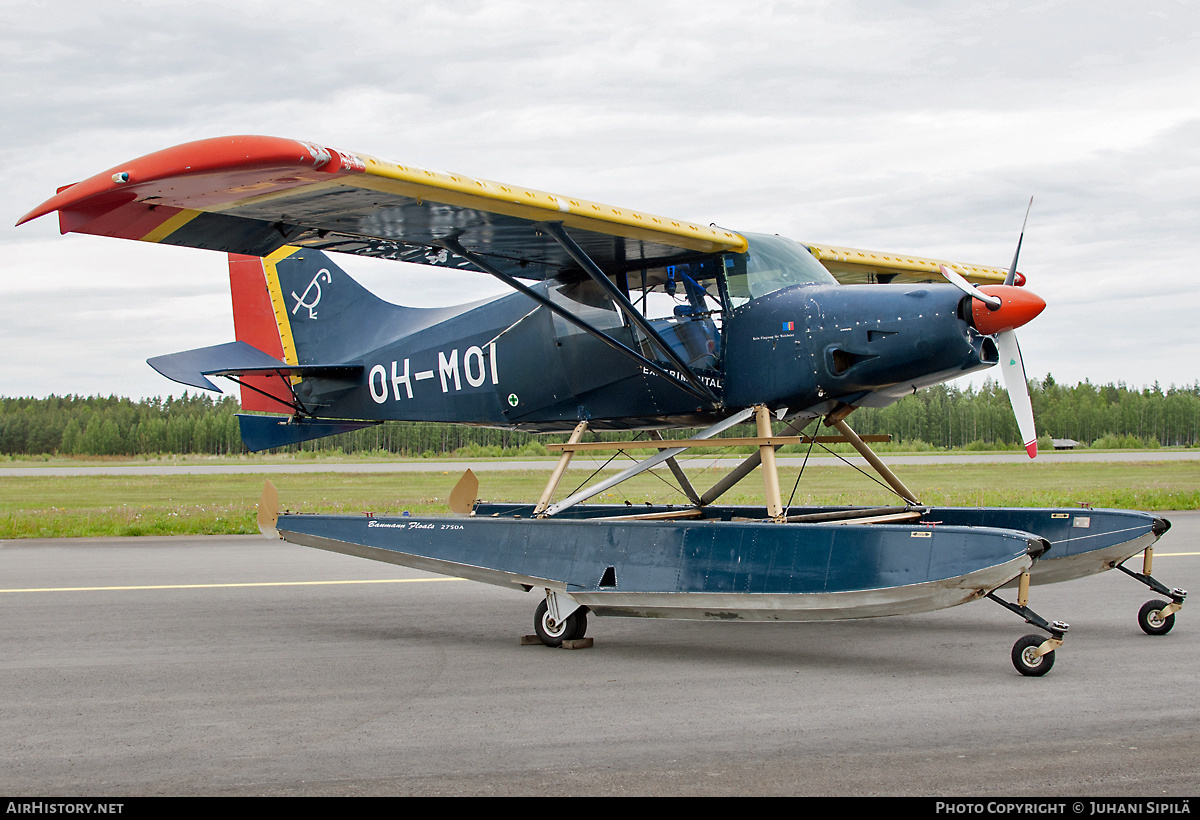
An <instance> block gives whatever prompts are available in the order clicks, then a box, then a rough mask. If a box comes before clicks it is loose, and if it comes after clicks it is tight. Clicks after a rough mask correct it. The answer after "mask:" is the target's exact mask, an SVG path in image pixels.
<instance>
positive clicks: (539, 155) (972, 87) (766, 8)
mask: <svg viewBox="0 0 1200 820" xmlns="http://www.w3.org/2000/svg"><path fill="white" fill-rule="evenodd" d="M0 55H2V57H0V79H2V82H0V100H2V102H3V109H2V110H3V112H4V115H3V117H0V134H2V138H0V159H2V162H3V169H4V180H5V184H4V186H3V190H2V192H0V201H2V202H3V203H4V206H5V207H4V211H5V212H6V213H7V214H8V218H7V221H5V222H2V223H0V248H2V250H0V253H2V254H3V256H2V260H3V261H2V262H0V271H2V274H0V276H2V279H0V282H2V286H3V291H4V298H3V299H2V300H0V344H2V345H3V357H2V360H0V395H4V396H17V395H35V396H44V395H47V394H50V393H57V394H65V393H79V394H92V393H103V394H109V393H117V394H119V395H129V396H135V397H142V396H153V395H165V394H167V393H172V392H173V393H176V394H177V393H179V392H180V391H181V389H182V388H180V386H178V385H174V384H173V383H171V382H167V381H166V380H164V379H162V378H161V377H159V376H158V375H157V374H155V373H154V372H153V371H151V370H150V369H149V367H147V366H146V364H145V359H146V358H147V357H148V356H153V355H158V354H162V353H169V352H174V351H177V350H183V349H187V348H191V347H199V346H202V345H208V344H217V343H220V342H225V341H230V340H232V338H233V329H232V320H231V317H230V314H229V299H228V292H227V286H228V280H227V278H226V268H225V261H224V257H223V256H222V255H220V254H215V253H208V252H203V251H196V250H188V249H182V248H173V247H159V246H154V245H147V244H144V243H138V242H126V241H122V240H115V239H105V238H100V237H92V236H83V235H69V236H60V235H59V234H58V227H57V220H56V218H55V217H53V216H51V217H44V218H42V219H40V220H37V221H36V222H33V223H31V224H28V225H25V226H23V227H21V228H19V229H17V228H13V227H11V226H12V225H13V223H15V222H16V220H17V219H18V218H19V217H20V216H21V215H22V214H24V213H26V212H27V211H29V210H30V209H32V208H33V207H34V206H35V205H37V204H38V203H40V202H42V201H43V200H45V199H46V198H48V197H49V196H51V195H52V194H53V193H54V191H55V189H57V188H58V187H59V186H61V185H65V184H68V183H71V182H75V181H78V180H80V179H83V178H85V177H88V176H91V175H93V174H95V173H97V172H99V171H102V170H104V169H106V168H109V167H112V166H114V165H118V164H119V163H121V162H122V161H124V160H127V159H132V158H134V157H137V156H140V155H142V154H146V153H149V152H151V151H155V150H158V149H161V148H165V147H167V146H170V145H174V144H177V143H181V142H187V141H190V140H194V139H199V138H202V137H211V136H221V135H226V134H268V135H273V136H284V137H293V138H296V139H304V140H311V141H315V142H319V143H323V144H325V145H330V146H334V147H338V148H342V149H345V150H349V151H354V152H360V153H365V154H370V155H374V156H377V157H380V158H383V159H390V160H395V161H399V162H403V163H406V164H412V165H417V166H421V167H427V168H435V169H440V170H449V171H458V172H461V173H464V174H469V175H472V176H478V177H485V178H488V179H493V180H500V181H505V182H511V183H514V184H517V185H522V186H525V187H530V188H537V189H541V190H547V191H551V192H556V193H563V194H568V195H571V196H578V197H583V198H587V199H591V200H596V201H600V202H607V203H609V204H613V205H618V206H625V207H629V208H635V209H638V210H642V211H648V212H650V213H657V214H662V215H667V216H671V217H676V218H682V219H686V220H690V221H694V222H700V223H706V224H707V223H709V222H715V223H717V224H719V225H722V226H725V227H729V228H733V229H735V230H747V231H757V232H766V233H779V234H783V235H785V236H790V237H792V238H794V239H799V240H801V241H804V240H807V241H812V242H827V243H832V244H840V245H849V246H853V247H860V248H870V249H874V250H887V251H899V252H907V253H914V254H920V255H925V256H938V257H947V258H952V259H955V260H958V261H964V262H975V263H983V264H992V265H998V266H1007V265H1008V263H1009V261H1010V260H1011V258H1012V252H1013V248H1014V246H1015V244H1016V239H1017V234H1018V232H1019V229H1020V226H1021V219H1022V217H1023V216H1024V212H1025V206H1026V204H1027V202H1028V200H1029V197H1030V196H1034V197H1035V201H1034V206H1033V212H1032V215H1031V216H1030V221H1029V227H1028V230H1027V233H1026V237H1025V245H1024V248H1023V250H1022V256H1021V266H1020V267H1021V270H1022V271H1023V272H1024V273H1025V274H1026V276H1027V277H1028V279H1029V287H1030V288H1031V289H1033V290H1035V291H1036V292H1038V293H1039V294H1040V295H1041V296H1043V298H1045V299H1046V301H1047V303H1048V305H1049V307H1048V308H1047V309H1046V311H1045V313H1043V314H1042V316H1041V317H1040V318H1039V319H1037V320H1036V321H1035V322H1034V323H1033V324H1031V325H1030V326H1028V327H1026V328H1023V329H1022V331H1021V334H1020V335H1021V343H1022V349H1023V350H1024V353H1025V361H1026V365H1027V368H1028V370H1029V375H1030V376H1035V375H1036V376H1040V375H1044V374H1045V373H1047V372H1049V373H1053V375H1054V376H1055V378H1056V379H1058V380H1059V381H1060V382H1069V383H1074V382H1076V381H1079V380H1083V379H1090V380H1091V381H1093V382H1110V381H1124V382H1126V383H1128V384H1130V385H1134V386H1143V385H1150V384H1152V383H1154V382H1155V381H1157V382H1159V383H1160V384H1161V385H1162V386H1163V387H1166V386H1168V385H1170V384H1179V385H1183V384H1187V385H1190V384H1192V383H1194V382H1196V381H1197V380H1198V379H1200V344H1198V343H1197V340H1196V338H1197V337H1196V329H1195V326H1194V325H1195V324H1196V323H1200V318H1198V317H1200V298H1198V297H1197V286H1198V284H1200V283H1198V281H1197V279H1198V277H1197V272H1196V261H1195V255H1196V251H1197V246H1198V244H1200V243H1198V242H1197V227H1198V225H1200V4H1197V3H1195V2H1186V1H1184V0H1178V1H1176V0H1172V1H1171V2H1153V0H1146V1H1145V2H1130V3H1111V2H1103V1H1100V2H1097V0H1091V1H1090V2H1051V1H1048V0H1042V2H1036V3H1018V2H992V3H988V2H978V3H962V2H940V0H914V1H913V2H897V1H895V0H892V1H890V2H790V3H789V2H754V1H752V0H740V2H737V3H705V2H696V1H695V0H692V2H652V1H651V0H640V2H610V1H608V0H605V1H604V2H601V0H593V2H590V3H582V2H565V1H560V2H549V1H548V0H547V2H516V1H511V2H510V1H509V0H492V2H470V1H469V0H456V2H452V3H434V2H420V3H417V2H407V0H400V1H399V2H397V1H396V0H393V2H388V3H356V2H352V1H348V0H343V2H339V3H307V2H297V1H296V0H292V2H288V3H275V2H254V0H237V2H193V3H188V4H176V3H160V2H96V0H88V2H73V0H72V1H71V2H67V1H65V0H55V2H36V0H0ZM343 260H344V262H345V264H344V267H345V268H346V269H347V270H348V271H350V272H351V273H353V274H355V275H356V276H358V277H359V278H360V279H362V280H363V281H364V283H365V284H368V286H370V287H372V288H373V289H376V290H377V292H379V293H380V294H381V295H383V296H385V298H389V299H391V300H393V301H397V302H400V303H403V304H410V305H434V304H451V303H454V302H458V301H469V300H472V299H475V298H479V297H481V296H483V295H487V294H489V293H494V292H497V284H496V283H495V282H494V280H492V279H490V278H489V277H486V276H483V275H478V276H473V275H463V276H464V278H463V279H459V280H451V279H449V278H447V274H446V272H444V271H435V272H432V273H431V272H430V271H429V270H428V269H420V268H416V269H409V268H407V267H406V266H403V265H400V264H398V263H386V262H375V261H373V260H360V259H356V258H344V257H339V262H341V261H343ZM414 271H415V274H414ZM996 377H997V378H998V377H999V374H998V373H997V374H996Z"/></svg>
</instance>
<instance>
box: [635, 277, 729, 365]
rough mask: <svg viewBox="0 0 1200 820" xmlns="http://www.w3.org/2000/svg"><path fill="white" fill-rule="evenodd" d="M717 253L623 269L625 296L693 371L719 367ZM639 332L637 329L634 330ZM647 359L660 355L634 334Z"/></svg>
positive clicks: (719, 318)
mask: <svg viewBox="0 0 1200 820" xmlns="http://www.w3.org/2000/svg"><path fill="white" fill-rule="evenodd" d="M720 262H721V260H720V257H715V258H708V259H703V260H699V261H696V262H691V263H688V264H680V265H668V266H665V267H662V268H653V269H648V270H645V271H634V272H631V273H630V274H629V298H630V301H632V302H633V304H634V306H635V307H636V308H637V309H638V311H639V312H641V314H642V315H643V316H645V317H646V318H647V319H649V320H650V326H651V327H653V328H654V330H655V332H656V333H658V335H659V336H661V337H662V338H663V340H664V341H665V342H666V343H667V344H668V345H669V346H670V347H671V350H672V352H674V353H675V354H676V355H677V356H679V358H681V359H682V360H683V361H685V362H687V364H688V365H689V366H690V367H692V368H693V369H695V370H709V371H712V370H719V369H720V363H721V313H722V308H723V305H722V301H721V294H720V286H719V278H720V276H719V274H720V270H721V267H720ZM639 336H640V334H639ZM639 341H640V342H641V348H642V353H643V354H644V355H646V356H647V357H648V358H652V359H656V360H662V359H663V358H664V357H663V356H662V355H661V354H659V353H658V351H657V349H656V348H655V346H654V345H653V344H651V343H650V342H649V341H648V340H646V339H639Z"/></svg>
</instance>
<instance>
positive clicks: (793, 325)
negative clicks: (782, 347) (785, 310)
mask: <svg viewBox="0 0 1200 820" xmlns="http://www.w3.org/2000/svg"><path fill="white" fill-rule="evenodd" d="M783 329H784V330H795V329H796V323H795V322H784V323H783Z"/></svg>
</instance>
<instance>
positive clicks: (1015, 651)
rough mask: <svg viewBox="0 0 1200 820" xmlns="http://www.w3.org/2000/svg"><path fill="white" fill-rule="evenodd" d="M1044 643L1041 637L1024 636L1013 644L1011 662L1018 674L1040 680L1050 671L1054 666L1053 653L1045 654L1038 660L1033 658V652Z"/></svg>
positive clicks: (1044, 640)
mask: <svg viewBox="0 0 1200 820" xmlns="http://www.w3.org/2000/svg"><path fill="white" fill-rule="evenodd" d="M1045 642H1046V638H1045V637H1043V636H1042V635H1026V636H1025V637H1023V638H1021V639H1020V640H1019V641H1017V642H1016V643H1015V644H1013V648H1012V662H1013V666H1015V667H1016V668H1017V671H1018V672H1020V673H1021V674H1022V675H1025V676H1026V677H1030V678H1040V677H1041V676H1042V675H1044V674H1046V673H1047V672H1049V671H1050V669H1051V668H1052V667H1053V666H1054V653H1053V652H1047V653H1046V654H1045V655H1042V656H1041V657H1040V658H1038V657H1034V656H1033V650H1034V649H1037V648H1038V647H1039V646H1041V645H1042V644H1043V643H1045Z"/></svg>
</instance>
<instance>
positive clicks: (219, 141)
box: [17, 136, 746, 279]
mask: <svg viewBox="0 0 1200 820" xmlns="http://www.w3.org/2000/svg"><path fill="white" fill-rule="evenodd" d="M52 211H58V212H59V222H60V227H61V229H62V232H63V233H67V232H77V233H90V234H98V235H101V236H114V237H120V238H124V239H138V240H143V241H147V242H160V243H165V244H170V245H183V246H186V247H194V248H204V249H207V250H218V251H225V252H229V253H239V254H247V255H251V256H267V255H268V254H270V253H271V252H273V251H275V250H276V249H278V248H280V247H281V246H283V245H300V246H305V247H315V248H319V249H322V250H330V251H340V252H344V253H354V254H360V255H365V256H375V257H384V258H391V259H400V260H403V261H408V262H417V263H421V264H432V265H446V266H455V267H459V266H465V265H466V264H467V263H466V262H465V261H464V260H462V259H461V258H459V257H456V256H454V255H453V254H449V253H447V252H446V251H445V250H442V249H441V248H439V247H437V246H435V245H434V244H433V243H434V242H435V241H437V240H439V239H444V238H447V237H450V238H456V239H457V241H458V242H460V243H461V244H462V246H463V247H464V248H466V249H467V250H469V251H473V252H475V253H477V254H479V255H480V256H483V257H486V258H488V259H489V260H490V261H491V262H492V263H493V264H498V265H500V266H501V267H505V268H509V269H510V270H511V269H512V268H513V266H514V265H515V266H518V267H519V270H513V273H514V275H517V276H520V277H522V278H527V279H540V278H546V277H549V276H553V275H555V274H556V273H557V272H558V271H560V270H562V269H564V268H570V267H575V263H574V262H572V260H571V258H570V257H569V256H568V255H567V254H566V252H565V251H564V250H563V249H562V247H561V246H560V245H559V244H558V242H556V241H555V240H554V239H553V238H552V237H551V236H549V235H547V234H546V233H544V232H538V231H537V230H536V229H535V228H534V226H535V225H536V224H537V223H539V222H561V223H562V224H563V225H565V226H566V227H567V228H569V229H570V233H571V235H572V237H573V238H575V241H576V242H577V243H578V244H579V245H580V246H581V247H583V249H584V250H585V251H586V252H587V253H588V255H589V256H590V257H591V258H592V259H593V260H594V261H595V262H596V263H597V264H598V265H600V267H601V268H603V269H604V270H606V271H609V272H616V271H619V270H622V269H625V270H632V269H637V268H638V267H643V266H644V263H642V262H641V260H656V261H657V263H658V264H662V263H663V262H664V261H667V260H672V259H679V258H686V257H688V256H692V255H695V254H699V253H713V252H723V251H744V250H745V249H746V240H745V239H744V238H743V237H741V236H740V235H738V234H736V233H733V232H731V231H726V230H724V229H721V228H713V227H708V226H704V225H697V224H692V223H690V222H684V221H681V220H674V219H668V218H666V217H660V216H654V215H652V214H645V213H641V212H638V211H631V210H628V209H625V208H615V207H612V206H610V205H602V204H600V203H597V202H590V201H587V200H583V199H575V198H571V197H564V196H558V195H555V194H548V193H545V192H542V191H534V190H529V189H526V188H521V187H518V186H515V185H507V184H503V183H498V182H491V181H488V180H483V179H476V178H474V177H469V176H464V175H462V174H452V173H443V172H440V171H430V170H425V169H422V168H414V167H412V166H407V165H401V164H398V163H395V162H388V161H385V160H381V159H377V158H375V157H370V156H366V155H363V154H353V153H349V152H345V151H339V150H335V149H331V148H326V147H324V146H321V145H317V144H315V143H309V142H300V141H297V140H290V139H282V138H277V137H259V136H239V137H219V138H214V139H206V140H199V141H197V142H190V143H186V144H184V145H179V146H176V147H174V148H168V149H166V150H163V151H158V152H156V153H153V154H147V155H146V156H144V157H140V158H138V159H134V160H130V161H129V162H126V163H124V164H122V165H119V166H117V167H115V168H110V169H109V170H107V171H105V172H103V173H101V174H97V175H96V176H94V177H91V178H89V179H86V180H84V181H82V182H79V183H76V184H74V185H69V186H66V187H64V188H61V189H59V192H58V193H57V194H56V195H55V196H54V197H51V198H50V199H49V200H47V201H46V202H44V203H42V204H41V205H39V206H38V207H37V208H35V209H34V210H32V211H30V212H29V213H28V214H26V215H25V216H24V217H22V218H21V220H20V222H18V223H17V224H18V225H19V224H22V223H24V222H27V221H29V220H31V219H35V218H37V217H39V216H43V215H45V214H48V213H50V212H52Z"/></svg>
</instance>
